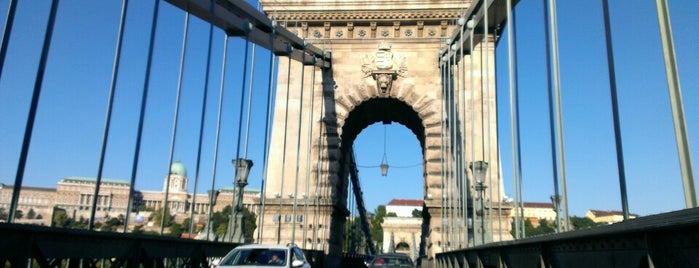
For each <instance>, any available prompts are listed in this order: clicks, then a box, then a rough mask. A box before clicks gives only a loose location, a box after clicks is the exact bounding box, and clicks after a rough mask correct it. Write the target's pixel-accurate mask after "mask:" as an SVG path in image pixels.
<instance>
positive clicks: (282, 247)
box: [236, 244, 292, 249]
mask: <svg viewBox="0 0 699 268" xmlns="http://www.w3.org/2000/svg"><path fill="white" fill-rule="evenodd" d="M290 247H292V246H291V245H280V244H245V245H240V246H237V247H236V249H255V248H271V249H287V248H290Z"/></svg>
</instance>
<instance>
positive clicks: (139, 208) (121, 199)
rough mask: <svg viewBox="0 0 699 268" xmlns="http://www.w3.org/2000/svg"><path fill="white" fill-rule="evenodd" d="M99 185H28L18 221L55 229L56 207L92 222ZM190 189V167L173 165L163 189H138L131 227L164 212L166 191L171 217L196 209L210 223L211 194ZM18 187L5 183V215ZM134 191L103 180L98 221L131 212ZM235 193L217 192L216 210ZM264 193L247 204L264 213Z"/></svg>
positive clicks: (247, 197)
mask: <svg viewBox="0 0 699 268" xmlns="http://www.w3.org/2000/svg"><path fill="white" fill-rule="evenodd" d="M168 178H169V182H170V183H169V185H168ZM95 184H96V179H95V178H84V177H66V178H62V179H61V180H59V181H58V184H57V186H56V188H42V187H31V186H23V187H22V188H21V190H20V195H19V202H18V203H17V210H21V211H22V215H23V217H22V218H20V219H17V220H16V222H17V223H29V224H38V225H51V216H52V213H53V211H54V208H60V209H63V210H65V211H66V213H67V214H68V215H69V217H72V218H74V219H79V218H81V217H82V218H85V219H87V218H89V217H90V213H91V208H92V204H93V202H94V201H93V200H94V199H93V198H94V196H95ZM188 186H189V181H188V179H187V170H186V168H185V166H184V164H182V163H181V162H179V161H177V162H175V163H173V164H172V165H171V167H170V174H168V175H167V176H166V177H165V178H164V180H163V190H162V191H138V190H135V189H134V192H133V199H132V200H133V206H132V208H131V214H130V218H131V219H134V222H130V224H134V223H140V222H137V221H138V220H137V219H143V218H144V217H136V216H138V215H144V216H148V215H150V212H151V211H154V210H156V209H159V208H161V207H162V206H163V203H164V201H165V194H166V191H167V203H168V207H169V209H170V214H172V215H173V216H174V217H175V221H182V220H184V219H185V218H189V217H190V213H191V210H192V209H194V221H195V223H196V222H205V221H206V220H205V219H206V214H207V213H208V211H209V200H210V194H209V193H207V194H196V193H190V192H188V190H189V189H188ZM13 188H14V187H13V186H12V185H6V184H2V183H0V208H2V209H3V210H4V211H5V212H7V211H8V210H9V208H10V203H11V200H12V190H13ZM130 188H131V184H130V183H129V182H127V181H124V180H118V179H105V178H103V179H102V180H101V183H100V191H99V194H98V195H97V203H96V206H97V207H96V209H95V219H96V221H100V220H104V219H106V218H109V217H117V216H118V215H125V214H126V211H127V210H128V202H129V191H130ZM234 190H235V188H234V187H233V186H230V187H226V188H222V189H218V190H216V195H215V196H214V201H213V204H214V207H213V211H214V212H216V211H222V210H223V208H225V207H226V206H229V205H232V204H233V196H234ZM208 192H210V191H208ZM259 195H260V191H259V190H256V189H246V190H245V192H244V194H243V206H244V207H246V208H247V209H248V210H249V211H251V212H253V213H255V214H258V209H259V200H260V198H259ZM30 211H33V213H32V215H31V219H30V218H29V217H28V213H29V212H30ZM146 218H147V217H146ZM2 220H4V219H2Z"/></svg>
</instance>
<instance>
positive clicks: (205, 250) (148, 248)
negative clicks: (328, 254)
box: [0, 224, 238, 268]
mask: <svg viewBox="0 0 699 268" xmlns="http://www.w3.org/2000/svg"><path fill="white" fill-rule="evenodd" d="M0 237H2V243H0V264H2V267H7V266H8V264H9V266H10V267H42V268H46V267H83V268H91V267H140V266H142V267H210V266H211V265H212V263H214V260H216V259H219V258H222V257H223V256H225V255H226V253H228V252H229V251H230V250H232V249H233V248H235V247H236V246H237V245H238V244H236V243H223V242H215V241H206V240H191V239H178V238H174V237H164V236H154V235H140V234H122V233H107V232H91V231H85V230H75V229H58V228H49V227H43V226H34V225H19V224H0ZM30 265H31V266H30Z"/></svg>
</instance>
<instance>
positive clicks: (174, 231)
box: [169, 223, 183, 237]
mask: <svg viewBox="0 0 699 268" xmlns="http://www.w3.org/2000/svg"><path fill="white" fill-rule="evenodd" d="M169 230H170V236H174V237H182V232H183V230H182V225H180V224H179V223H173V224H172V225H170V229H169Z"/></svg>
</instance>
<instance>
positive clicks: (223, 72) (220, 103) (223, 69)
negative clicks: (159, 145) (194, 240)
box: [206, 33, 228, 240]
mask: <svg viewBox="0 0 699 268" xmlns="http://www.w3.org/2000/svg"><path fill="white" fill-rule="evenodd" d="M227 55H228V35H227V34H225V33H224V38H223V55H222V56H221V59H222V63H221V82H220V85H219V92H218V113H217V115H216V117H217V118H216V138H215V140H214V157H213V162H214V163H213V167H212V168H211V190H210V191H211V192H210V195H209V214H208V215H207V217H206V238H207V239H209V240H210V238H209V234H210V232H211V229H212V228H213V226H211V224H212V222H211V217H212V216H213V214H214V203H215V202H216V197H217V194H216V191H215V190H214V187H215V185H216V168H217V165H218V143H219V141H220V135H221V117H222V114H223V96H224V94H223V93H224V91H225V90H224V89H225V87H224V85H225V81H226V67H227V60H226V58H227Z"/></svg>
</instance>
